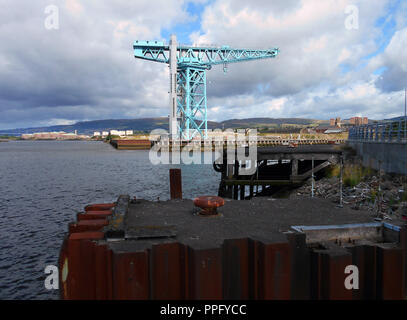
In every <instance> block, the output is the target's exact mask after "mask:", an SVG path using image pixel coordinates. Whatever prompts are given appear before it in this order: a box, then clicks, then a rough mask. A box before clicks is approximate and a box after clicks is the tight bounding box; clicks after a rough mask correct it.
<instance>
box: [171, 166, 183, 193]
mask: <svg viewBox="0 0 407 320" xmlns="http://www.w3.org/2000/svg"><path fill="white" fill-rule="evenodd" d="M170 194H171V199H182V178H181V169H170Z"/></svg>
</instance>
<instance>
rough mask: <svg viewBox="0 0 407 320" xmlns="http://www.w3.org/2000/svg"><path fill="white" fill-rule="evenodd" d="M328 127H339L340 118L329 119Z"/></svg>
mask: <svg viewBox="0 0 407 320" xmlns="http://www.w3.org/2000/svg"><path fill="white" fill-rule="evenodd" d="M329 125H330V126H331V127H338V128H340V127H341V118H340V117H336V118H335V119H330V120H329Z"/></svg>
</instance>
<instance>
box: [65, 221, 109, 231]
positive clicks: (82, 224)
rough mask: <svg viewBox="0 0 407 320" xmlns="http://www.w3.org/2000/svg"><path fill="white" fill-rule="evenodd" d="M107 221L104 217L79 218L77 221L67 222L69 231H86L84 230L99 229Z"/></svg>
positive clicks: (106, 223) (105, 224)
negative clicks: (93, 218)
mask: <svg viewBox="0 0 407 320" xmlns="http://www.w3.org/2000/svg"><path fill="white" fill-rule="evenodd" d="M107 225H108V222H107V221H106V220H104V219H97V220H81V221H79V222H77V223H71V224H69V233H75V232H86V231H100V230H101V229H102V228H103V227H104V226H107Z"/></svg>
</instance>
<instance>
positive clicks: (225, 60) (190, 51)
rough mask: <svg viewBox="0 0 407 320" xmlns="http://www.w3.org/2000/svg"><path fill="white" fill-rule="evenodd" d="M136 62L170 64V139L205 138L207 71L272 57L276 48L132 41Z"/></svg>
mask: <svg viewBox="0 0 407 320" xmlns="http://www.w3.org/2000/svg"><path fill="white" fill-rule="evenodd" d="M133 48H134V56H135V57H136V58H138V59H144V60H149V61H155V62H161V63H166V64H169V67H170V119H169V121H170V123H169V124H170V125H169V129H170V135H171V137H172V138H173V139H178V138H180V139H184V140H191V139H193V138H194V136H195V135H197V134H200V135H201V136H202V137H203V138H207V129H208V127H207V115H206V113H207V99H206V71H207V70H210V69H211V68H212V66H214V65H223V66H224V69H225V67H226V66H227V64H229V63H235V62H242V61H251V60H259V59H266V58H274V57H276V56H277V54H278V52H279V49H278V48H273V49H268V50H251V49H233V48H230V47H229V46H223V47H221V48H215V47H192V46H181V45H179V46H178V45H177V38H176V36H175V35H171V39H170V44H169V45H165V44H164V42H160V41H135V42H134V46H133Z"/></svg>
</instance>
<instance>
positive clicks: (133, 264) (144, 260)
mask: <svg viewBox="0 0 407 320" xmlns="http://www.w3.org/2000/svg"><path fill="white" fill-rule="evenodd" d="M112 261H113V267H112V268H113V269H112V272H113V299H118V300H130V299H140V300H146V299H149V298H150V282H149V255H148V251H141V252H123V253H116V252H113V256H112Z"/></svg>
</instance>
